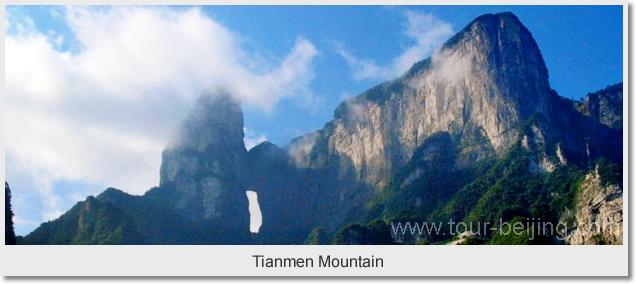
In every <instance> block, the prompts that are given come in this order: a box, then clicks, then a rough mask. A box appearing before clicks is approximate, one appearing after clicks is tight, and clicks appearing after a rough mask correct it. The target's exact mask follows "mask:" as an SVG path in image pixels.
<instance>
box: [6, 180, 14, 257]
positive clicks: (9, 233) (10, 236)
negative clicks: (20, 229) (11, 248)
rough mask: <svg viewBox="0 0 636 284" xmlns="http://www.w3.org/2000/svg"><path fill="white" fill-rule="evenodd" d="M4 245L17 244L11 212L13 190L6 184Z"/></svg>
mask: <svg viewBox="0 0 636 284" xmlns="http://www.w3.org/2000/svg"><path fill="white" fill-rule="evenodd" d="M4 244H5V245H15V244H17V241H16V237H15V231H14V230H13V211H11V189H10V188H9V184H8V183H7V182H6V181H5V182H4Z"/></svg>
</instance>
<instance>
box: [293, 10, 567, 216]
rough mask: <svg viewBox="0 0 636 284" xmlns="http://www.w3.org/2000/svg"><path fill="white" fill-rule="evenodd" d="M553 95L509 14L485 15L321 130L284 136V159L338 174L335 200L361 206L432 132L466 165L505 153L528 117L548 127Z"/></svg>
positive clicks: (533, 49)
mask: <svg viewBox="0 0 636 284" xmlns="http://www.w3.org/2000/svg"><path fill="white" fill-rule="evenodd" d="M556 96H557V95H556V94H555V93H554V92H552V91H551V90H550V87H549V82H548V72H547V69H546V67H545V63H544V61H543V58H542V56H541V53H540V51H539V48H538V46H537V44H536V42H535V41H534V39H533V38H532V35H531V34H530V32H529V31H528V30H527V29H526V28H525V27H524V26H523V25H522V24H521V23H520V22H519V20H518V19H517V17H516V16H514V15H513V14H511V13H502V14H496V15H485V16H482V17H479V18H477V19H476V20H475V21H473V22H472V23H471V24H469V25H468V26H467V27H466V28H464V29H463V30H462V31H460V32H459V33H458V34H457V35H456V36H454V37H453V38H451V39H450V40H449V41H448V42H447V43H446V44H445V46H444V47H443V48H442V49H441V50H440V51H439V52H437V53H436V54H435V55H434V56H432V57H431V58H429V59H427V60H424V61H421V62H419V63H416V64H415V65H414V66H413V67H412V69H411V70H409V71H408V72H407V73H406V74H405V75H404V76H402V77H401V78H398V79H395V80H393V81H389V82H386V83H384V84H381V85H379V86H377V87H375V88H372V89H370V90H369V91H367V92H365V93H363V94H361V95H360V96H358V97H355V98H352V99H349V100H347V101H345V102H344V103H342V104H341V105H340V106H339V107H338V108H337V109H336V111H335V115H334V120H333V121H331V122H329V123H328V124H327V125H326V127H325V128H324V129H323V130H321V131H320V132H318V133H317V134H312V135H309V136H305V137H303V139H299V140H297V141H293V142H292V145H291V146H290V150H293V149H302V151H296V153H294V155H293V157H294V159H293V160H292V163H295V164H296V165H297V166H298V167H301V168H302V167H304V168H314V169H319V168H323V169H324V168H328V169H330V170H331V171H336V172H337V174H335V176H336V178H337V179H338V180H340V181H341V184H343V185H344V186H338V189H336V190H337V193H336V194H335V196H334V199H335V202H337V203H353V204H363V203H364V202H366V201H367V200H369V198H370V197H371V196H373V195H374V194H375V193H376V192H377V191H378V190H381V189H382V188H383V187H385V186H388V185H389V182H390V178H391V177H392V176H394V175H395V174H396V172H397V171H398V170H399V169H401V168H402V167H403V166H404V164H405V163H406V162H407V161H408V159H410V157H411V156H412V154H413V151H414V150H415V149H416V148H417V147H418V146H420V145H421V144H422V143H423V142H424V141H425V140H426V138H427V137H429V136H431V135H432V134H433V133H436V132H448V133H450V135H451V136H452V138H453V140H454V142H455V143H456V144H457V146H458V147H459V148H460V149H461V153H460V155H459V157H458V162H457V167H463V166H467V165H470V164H471V163H473V162H474V161H476V160H480V159H484V158H487V157H493V156H497V155H500V154H502V153H504V152H505V151H506V150H507V149H509V148H510V147H511V146H512V145H513V144H514V143H515V142H516V141H517V139H518V136H519V131H520V129H519V125H520V123H522V122H523V121H525V120H527V119H528V118H529V117H530V116H531V115H533V114H535V113H538V114H541V115H542V117H545V118H548V121H547V123H546V125H550V124H551V121H550V117H551V114H552V112H554V111H552V108H553V106H551V105H550V104H551V102H552V101H553V100H554V99H555V97H556ZM550 130H552V129H550ZM546 131H547V130H546ZM549 138H551V137H548V138H547V139H549ZM308 148H309V149H308ZM302 153H306V154H305V155H302ZM343 181H344V182H343ZM346 181H351V182H349V183H347V182H346ZM352 184H353V186H352ZM337 208H343V207H337ZM337 214H341V215H342V214H343V212H339V213H337Z"/></svg>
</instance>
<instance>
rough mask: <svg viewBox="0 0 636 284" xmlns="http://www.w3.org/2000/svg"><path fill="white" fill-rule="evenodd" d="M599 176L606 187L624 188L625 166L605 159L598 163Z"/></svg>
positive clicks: (599, 160)
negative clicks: (617, 186) (612, 185)
mask: <svg viewBox="0 0 636 284" xmlns="http://www.w3.org/2000/svg"><path fill="white" fill-rule="evenodd" d="M596 166H597V168H598V174H599V176H600V177H601V182H602V183H603V185H604V186H607V185H610V184H618V185H619V186H620V187H623V165H621V164H615V163H612V162H610V161H608V160H607V159H605V158H600V159H598V160H597V161H596Z"/></svg>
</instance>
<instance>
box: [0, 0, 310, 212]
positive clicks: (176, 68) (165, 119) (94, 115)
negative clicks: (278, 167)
mask: <svg viewBox="0 0 636 284" xmlns="http://www.w3.org/2000/svg"><path fill="white" fill-rule="evenodd" d="M52 12H54V13H60V11H58V10H53V11H52ZM10 13H11V12H10V11H7V12H6V14H5V143H6V146H5V153H6V155H7V164H6V178H7V180H8V181H9V182H11V178H12V177H16V178H15V179H17V180H28V178H23V177H24V176H25V175H28V176H29V177H30V178H32V179H34V180H36V181H37V182H34V183H27V182H23V183H22V184H15V185H14V184H13V183H12V187H15V188H19V187H20V185H22V186H23V187H32V186H34V184H37V185H38V186H41V188H40V189H31V191H32V192H36V191H37V192H38V194H39V196H40V198H41V199H42V200H44V199H47V200H49V201H47V202H46V203H47V205H46V206H45V207H46V208H44V209H42V210H45V211H46V213H42V212H41V213H42V214H44V215H46V216H45V217H43V219H50V218H54V217H56V216H57V215H59V214H60V212H61V211H60V210H67V209H68V208H62V207H61V205H60V202H56V201H55V200H57V199H59V196H56V194H58V195H59V193H56V191H55V190H54V189H53V184H54V183H56V182H60V181H78V182H83V183H89V184H100V185H104V186H113V187H118V188H120V189H122V190H124V191H128V192H130V193H134V194H140V193H143V192H144V191H145V190H147V189H149V188H150V187H152V186H155V185H157V184H158V178H159V176H158V175H159V164H160V158H161V150H162V149H163V147H164V145H166V143H167V140H168V139H169V134H170V133H171V129H172V128H173V127H175V126H177V125H178V124H179V122H180V121H181V120H182V119H183V118H184V117H185V114H186V113H187V111H188V110H189V108H190V107H191V104H192V103H193V102H194V100H195V99H196V98H197V97H198V95H199V94H200V93H202V92H203V91H204V90H205V89H207V88H212V87H217V86H223V87H225V88H226V89H228V90H230V91H231V92H233V94H235V95H236V96H238V97H240V99H241V101H242V102H243V104H244V105H246V106H250V107H258V108H262V109H264V110H266V111H269V110H271V109H272V108H273V107H274V106H275V105H276V104H277V102H279V101H280V100H281V99H285V98H290V99H294V100H298V102H299V103H300V104H303V103H305V102H306V101H311V100H313V99H314V95H313V93H312V92H311V90H310V89H309V88H308V84H309V83H310V82H311V80H312V79H313V72H312V65H311V63H312V59H313V58H314V57H315V56H316V55H317V54H318V51H317V49H316V48H315V46H314V45H312V44H311V43H310V42H309V41H307V40H305V39H302V38H298V39H297V41H296V43H295V46H294V47H293V49H292V50H291V52H290V53H289V54H287V55H286V56H283V59H282V60H280V61H277V60H274V59H268V58H266V57H264V56H262V55H261V54H249V53H248V52H245V51H244V50H242V49H241V43H242V42H243V41H244V39H242V38H241V37H240V36H238V35H237V34H235V33H233V32H232V31H230V30H228V29H227V28H225V27H223V26H222V25H220V24H219V23H217V22H215V21H214V20H213V19H211V18H209V17H208V16H206V15H205V14H204V13H203V12H202V11H201V10H200V9H198V8H191V9H172V8H168V7H112V8H90V7H67V8H65V10H64V11H62V13H61V15H63V16H64V17H65V18H64V19H65V20H64V21H65V22H66V24H67V25H68V26H69V27H70V34H64V33H58V32H54V31H37V30H35V29H34V28H33V24H32V20H31V19H29V18H24V15H21V16H20V17H12V16H11V14H10ZM16 18H19V19H20V21H19V22H14V21H13V20H14V19H16ZM65 42H66V43H68V42H73V43H78V44H79V45H80V46H79V48H77V49H75V48H74V49H73V50H77V51H76V52H60V51H58V49H59V47H60V45H61V44H62V43H65ZM56 48H58V49H56ZM253 66H271V68H268V69H267V70H265V71H263V70H262V68H261V69H259V70H254V68H253ZM261 138H263V139H264V137H256V138H254V141H259V140H260V139H261ZM18 176H20V177H21V178H17V177H18ZM22 190H29V189H28V188H22ZM100 190H103V188H101V189H100ZM69 196H70V195H69ZM15 198H16V199H19V198H20V195H19V194H16V195H15ZM17 201H18V202H17V204H26V203H25V202H20V200H17ZM25 206H28V205H25ZM18 207H19V206H18ZM20 210H26V209H24V208H16V211H20ZM22 219H25V218H24V217H23V218H22ZM38 221H41V220H38ZM25 222H28V221H25Z"/></svg>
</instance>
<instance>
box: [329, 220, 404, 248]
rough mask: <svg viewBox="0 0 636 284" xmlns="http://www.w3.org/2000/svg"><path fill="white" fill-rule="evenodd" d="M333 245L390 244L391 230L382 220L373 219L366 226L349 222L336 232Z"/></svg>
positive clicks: (391, 241) (391, 242)
mask: <svg viewBox="0 0 636 284" xmlns="http://www.w3.org/2000/svg"><path fill="white" fill-rule="evenodd" d="M333 244H334V245H392V244H393V240H392V238H391V230H390V228H389V226H388V225H387V224H386V223H385V222H384V221H382V220H373V221H371V222H369V223H368V224H367V225H366V226H363V225H360V224H349V225H347V226H345V227H344V228H342V229H340V231H338V233H336V235H335V237H334V240H333Z"/></svg>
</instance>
